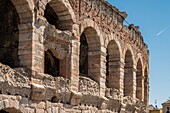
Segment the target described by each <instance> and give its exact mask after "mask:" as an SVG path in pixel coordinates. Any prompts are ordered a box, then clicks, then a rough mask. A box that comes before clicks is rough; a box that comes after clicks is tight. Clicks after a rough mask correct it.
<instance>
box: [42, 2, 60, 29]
mask: <svg viewBox="0 0 170 113" xmlns="http://www.w3.org/2000/svg"><path fill="white" fill-rule="evenodd" d="M44 17H45V18H46V19H47V21H48V23H49V24H51V25H54V26H55V28H56V29H60V27H59V18H58V16H57V14H56V13H55V11H54V10H53V8H52V7H51V6H50V5H49V3H47V5H46V8H45V11H44Z"/></svg>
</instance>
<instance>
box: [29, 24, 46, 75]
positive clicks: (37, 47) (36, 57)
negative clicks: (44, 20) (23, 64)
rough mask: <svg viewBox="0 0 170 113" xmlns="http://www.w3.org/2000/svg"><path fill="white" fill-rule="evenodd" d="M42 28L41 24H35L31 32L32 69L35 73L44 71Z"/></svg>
mask: <svg viewBox="0 0 170 113" xmlns="http://www.w3.org/2000/svg"><path fill="white" fill-rule="evenodd" d="M36 26H38V27H36ZM44 28H45V26H43V25H35V27H34V33H33V49H32V51H33V55H32V56H33V59H32V70H33V71H36V72H37V73H43V72H44V45H43V43H44Z"/></svg>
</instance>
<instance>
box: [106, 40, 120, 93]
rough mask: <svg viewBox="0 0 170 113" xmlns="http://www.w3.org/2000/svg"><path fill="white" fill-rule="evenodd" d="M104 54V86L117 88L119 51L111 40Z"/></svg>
mask: <svg viewBox="0 0 170 113" xmlns="http://www.w3.org/2000/svg"><path fill="white" fill-rule="evenodd" d="M106 52H107V56H106V86H107V87H108V88H116V89H118V90H119V88H120V85H119V81H120V73H119V72H120V71H119V70H120V51H119V48H118V45H117V43H116V42H115V41H114V40H112V41H110V42H109V44H108V46H107V51H106Z"/></svg>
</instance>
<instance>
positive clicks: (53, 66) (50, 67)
mask: <svg viewBox="0 0 170 113" xmlns="http://www.w3.org/2000/svg"><path fill="white" fill-rule="evenodd" d="M44 73H47V74H50V75H52V76H54V77H57V76H59V75H60V60H59V59H57V58H56V57H55V56H54V54H53V53H52V51H50V50H47V51H45V66H44Z"/></svg>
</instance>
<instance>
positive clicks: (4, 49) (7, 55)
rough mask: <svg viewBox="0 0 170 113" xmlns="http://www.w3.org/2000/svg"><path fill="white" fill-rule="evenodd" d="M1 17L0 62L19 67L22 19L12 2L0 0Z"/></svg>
mask: <svg viewBox="0 0 170 113" xmlns="http://www.w3.org/2000/svg"><path fill="white" fill-rule="evenodd" d="M0 15H1V18H0V62H2V63H3V64H6V65H9V66H10V67H12V68H14V67H18V66H19V56H18V45H19V30H18V24H19V23H20V19H19V16H18V13H17V10H16V8H15V6H14V5H13V4H12V2H11V1H10V0H0Z"/></svg>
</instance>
